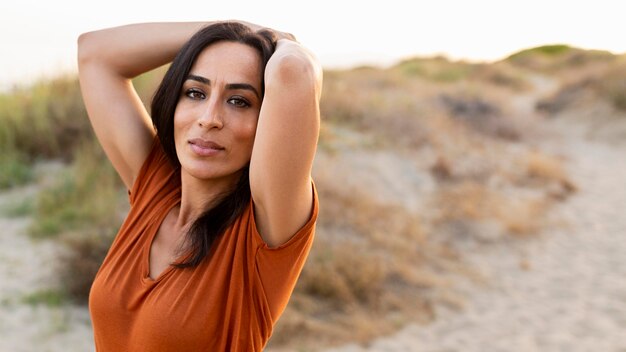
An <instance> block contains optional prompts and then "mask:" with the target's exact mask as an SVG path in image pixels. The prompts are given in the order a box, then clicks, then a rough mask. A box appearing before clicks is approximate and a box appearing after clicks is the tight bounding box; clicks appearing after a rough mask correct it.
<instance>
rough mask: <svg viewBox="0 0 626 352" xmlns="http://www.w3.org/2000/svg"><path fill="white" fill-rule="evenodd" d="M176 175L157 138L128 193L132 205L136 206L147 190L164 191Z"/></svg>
mask: <svg viewBox="0 0 626 352" xmlns="http://www.w3.org/2000/svg"><path fill="white" fill-rule="evenodd" d="M174 173H175V170H174V167H173V166H172V165H171V163H170V162H169V159H168V158H167V155H166V154H165V152H164V151H163V148H162V147H161V142H160V141H159V138H158V137H155V138H154V140H153V142H152V146H151V147H150V152H149V153H148V156H147V157H146V160H145V161H144V162H143V165H141V169H140V170H139V174H138V175H137V179H135V181H134V182H133V186H132V187H131V189H130V190H129V191H128V200H129V202H130V205H131V206H134V205H135V203H136V202H137V199H138V198H140V196H141V195H143V194H145V193H146V191H147V190H149V189H152V190H156V189H162V188H163V187H164V186H165V185H166V184H167V183H168V182H170V180H171V178H172V176H173V174H174Z"/></svg>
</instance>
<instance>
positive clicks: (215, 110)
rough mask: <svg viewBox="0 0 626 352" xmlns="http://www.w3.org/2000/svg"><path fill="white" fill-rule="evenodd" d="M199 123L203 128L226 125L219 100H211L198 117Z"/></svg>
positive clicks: (218, 127)
mask: <svg viewBox="0 0 626 352" xmlns="http://www.w3.org/2000/svg"><path fill="white" fill-rule="evenodd" d="M198 124H199V125H200V127H202V128H207V129H211V128H217V129H221V128H222V127H224V121H223V119H222V111H221V109H220V106H219V104H218V102H209V104H208V105H207V106H206V109H204V111H203V112H202V114H201V115H200V116H199V117H198Z"/></svg>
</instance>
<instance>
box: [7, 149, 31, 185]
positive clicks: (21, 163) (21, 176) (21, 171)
mask: <svg viewBox="0 0 626 352" xmlns="http://www.w3.org/2000/svg"><path fill="white" fill-rule="evenodd" d="M32 180H33V171H32V168H31V166H30V165H29V163H28V161H27V160H26V157H24V155H22V154H21V153H19V152H17V151H14V150H11V149H9V150H6V149H5V150H4V151H3V152H2V154H0V189H5V188H10V187H15V186H20V185H23V184H26V183H28V182H30V181H32Z"/></svg>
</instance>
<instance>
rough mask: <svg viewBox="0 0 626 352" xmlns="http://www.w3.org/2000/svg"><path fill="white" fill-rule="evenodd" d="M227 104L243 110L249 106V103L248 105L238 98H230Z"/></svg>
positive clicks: (245, 101)
mask: <svg viewBox="0 0 626 352" xmlns="http://www.w3.org/2000/svg"><path fill="white" fill-rule="evenodd" d="M228 103H229V104H232V105H235V106H236V107H239V108H245V107H248V106H250V103H248V101H247V100H245V99H243V98H239V97H234V98H230V99H228Z"/></svg>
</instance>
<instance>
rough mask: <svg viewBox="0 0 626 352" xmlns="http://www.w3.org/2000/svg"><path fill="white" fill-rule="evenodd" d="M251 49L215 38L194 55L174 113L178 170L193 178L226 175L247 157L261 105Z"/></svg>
mask: <svg viewBox="0 0 626 352" xmlns="http://www.w3.org/2000/svg"><path fill="white" fill-rule="evenodd" d="M260 70H261V58H260V55H259V54H258V52H257V51H256V49H254V48H252V47H250V46H247V45H244V44H241V43H235V42H226V41H223V42H217V43H215V44H212V45H210V46H208V47H207V48H206V49H204V51H202V52H201V53H200V55H199V56H198V58H197V59H196V62H195V63H194V64H193V66H192V67H191V70H190V72H189V75H188V76H187V78H186V80H185V82H184V83H183V88H182V91H181V93H180V98H179V100H178V104H177V106H176V111H175V113H174V140H175V144H176V154H177V155H178V160H179V161H180V164H181V170H182V171H183V172H186V173H188V174H189V175H191V176H193V177H195V178H198V179H211V178H221V177H229V176H232V175H234V174H235V173H237V172H238V171H239V170H241V169H242V168H243V167H244V166H246V165H247V164H248V162H249V161H250V157H251V154H252V146H253V144H254V135H255V133H256V126H257V121H258V117H259V111H260V109H261V96H260V94H261V77H262V72H260Z"/></svg>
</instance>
